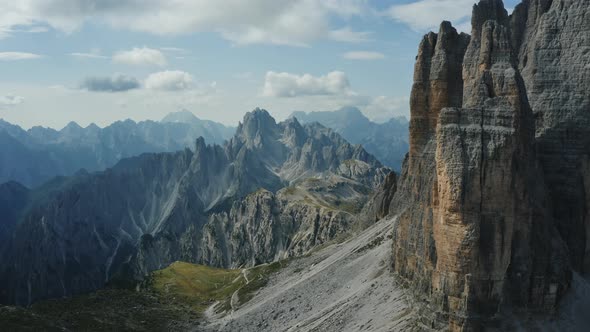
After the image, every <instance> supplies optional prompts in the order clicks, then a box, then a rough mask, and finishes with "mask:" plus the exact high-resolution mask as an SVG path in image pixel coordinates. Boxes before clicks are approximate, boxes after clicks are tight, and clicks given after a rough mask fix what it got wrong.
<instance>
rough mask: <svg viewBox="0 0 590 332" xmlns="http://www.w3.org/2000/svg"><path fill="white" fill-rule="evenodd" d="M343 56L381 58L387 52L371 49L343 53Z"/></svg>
mask: <svg viewBox="0 0 590 332" xmlns="http://www.w3.org/2000/svg"><path fill="white" fill-rule="evenodd" d="M342 57H343V58H344V59H348V60H379V59H384V58H385V54H383V53H380V52H370V51H351V52H346V53H344V54H342Z"/></svg>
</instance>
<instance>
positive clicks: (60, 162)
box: [0, 110, 234, 187]
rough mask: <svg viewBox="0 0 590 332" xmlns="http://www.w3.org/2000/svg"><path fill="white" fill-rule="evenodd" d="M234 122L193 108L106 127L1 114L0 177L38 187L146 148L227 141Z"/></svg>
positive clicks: (173, 148)
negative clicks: (22, 120)
mask: <svg viewBox="0 0 590 332" xmlns="http://www.w3.org/2000/svg"><path fill="white" fill-rule="evenodd" d="M233 132H234V128H231V127H226V126H224V125H222V124H220V123H216V122H213V121H207V120H201V119H199V118H197V117H196V116H195V115H194V114H193V113H191V112H189V111H186V110H185V111H180V112H175V113H170V114H169V115H167V116H166V117H164V119H162V121H160V122H156V121H141V122H135V121H132V120H124V121H117V122H114V123H113V124H111V125H109V126H107V127H104V128H100V127H98V126H97V125H95V124H90V125H89V126H87V127H86V128H83V127H81V126H79V125H78V124H77V123H75V122H70V123H68V125H66V126H65V127H64V128H63V129H61V130H55V129H51V128H45V127H39V126H36V127H33V128H31V129H29V130H23V129H22V128H20V127H19V126H16V125H13V124H10V123H8V122H6V121H3V120H0V183H3V182H7V181H17V182H20V183H22V184H24V185H26V186H28V187H34V186H37V185H40V184H41V183H43V182H45V181H47V180H49V179H51V178H52V177H54V176H58V175H71V174H73V173H75V172H76V171H78V170H79V169H82V168H83V169H87V170H88V171H97V170H103V169H105V168H107V167H110V166H113V165H114V164H115V163H116V162H117V161H119V160H121V159H122V158H126V157H132V156H136V155H139V154H141V153H146V152H171V151H178V150H182V149H184V148H185V147H192V146H193V144H194V141H195V139H196V138H197V137H199V136H203V137H204V138H205V140H206V141H207V142H211V143H223V141H225V140H226V139H229V138H230V137H231V136H232V135H233Z"/></svg>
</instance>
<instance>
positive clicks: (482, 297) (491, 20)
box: [389, 0, 590, 331]
mask: <svg viewBox="0 0 590 332" xmlns="http://www.w3.org/2000/svg"><path fill="white" fill-rule="evenodd" d="M589 11H590V7H589V6H588V4H587V3H585V4H584V1H565V0H564V1H557V0H556V1H542V0H533V1H524V2H523V3H522V4H520V5H519V6H517V8H516V9H515V11H514V14H513V15H512V16H509V15H508V14H507V12H506V11H505V9H504V7H503V4H502V1H500V0H482V1H480V2H479V3H478V4H477V5H475V6H474V9H473V16H472V33H471V36H470V37H469V36H467V35H464V34H458V33H457V32H456V31H455V29H453V28H452V27H451V26H450V24H449V23H447V22H444V23H443V24H442V25H441V28H440V31H439V33H438V34H434V33H430V34H428V35H426V36H425V37H424V40H423V41H422V43H421V45H420V49H419V52H418V57H417V62H416V68H415V75H414V81H415V82H414V86H413V89H412V98H411V115H412V117H411V120H410V123H411V125H410V153H409V155H408V157H407V160H406V162H405V165H404V168H403V170H402V174H401V176H400V181H399V183H398V187H399V190H398V191H397V193H396V195H395V197H394V199H393V200H392V203H391V207H390V209H389V211H390V213H396V214H398V213H399V214H400V217H399V221H398V223H397V225H396V228H395V231H394V236H395V239H396V241H394V247H393V251H394V269H395V271H396V272H397V273H398V274H399V275H400V276H401V277H402V278H403V279H405V280H406V281H407V282H408V284H409V285H410V286H411V287H412V289H414V290H415V294H416V295H417V296H418V297H420V298H422V299H424V300H427V301H428V303H429V305H428V306H427V307H425V310H424V314H423V317H424V320H425V321H426V322H427V323H428V324H429V325H434V326H439V327H443V326H444V325H447V324H448V326H449V327H450V329H451V330H456V331H461V330H479V329H482V328H483V327H484V326H486V324H489V323H490V321H491V320H494V319H495V318H498V317H499V314H500V312H501V311H503V309H504V308H512V309H514V310H515V311H524V312H543V313H550V312H552V311H553V310H554V309H555V307H556V306H557V305H558V301H559V299H560V297H561V296H562V295H563V294H564V293H565V292H566V291H567V290H568V288H569V284H570V281H571V272H572V269H573V270H578V271H580V270H583V268H584V263H585V262H587V261H588V255H587V254H586V253H587V250H588V248H587V247H588V246H587V241H588V239H587V237H588V229H589V221H588V218H587V217H586V214H587V211H588V208H589V207H590V206H589V205H588V201H587V200H588V198H587V197H588V195H587V191H586V188H587V187H588V180H587V176H588V174H589V173H590V168H589V164H588V152H589V149H590V142H588V137H589V135H588V131H590V126H588V124H589V123H588V122H589V120H590V113H589V111H590V103H589V100H590V94H588V81H589V79H590V58H589V57H588V50H589V49H590V37H588V36H589V35H590V21H589V20H587V17H588V15H589V13H588V12H589ZM584 18H586V19H584ZM586 264H587V263H586Z"/></svg>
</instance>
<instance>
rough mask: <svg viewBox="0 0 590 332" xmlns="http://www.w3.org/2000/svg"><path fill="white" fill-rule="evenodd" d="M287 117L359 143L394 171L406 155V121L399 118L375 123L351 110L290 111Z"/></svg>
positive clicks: (357, 111) (358, 111)
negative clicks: (331, 131) (289, 116)
mask: <svg viewBox="0 0 590 332" xmlns="http://www.w3.org/2000/svg"><path fill="white" fill-rule="evenodd" d="M291 117H294V118H297V120H299V121H300V122H301V123H312V122H319V123H321V124H323V125H324V126H326V127H328V128H331V129H333V130H334V131H336V132H337V133H339V134H340V135H342V137H344V138H345V139H346V140H347V141H349V142H351V143H353V144H361V145H362V146H363V147H364V148H365V149H366V150H367V152H369V153H370V154H372V155H374V156H375V157H377V159H379V160H380V161H381V162H382V163H383V164H385V165H386V166H389V167H391V168H393V169H394V170H400V169H401V166H402V162H403V160H404V156H405V155H406V153H407V152H408V121H407V120H406V119H405V118H403V117H402V118H392V119H390V120H389V121H387V122H385V123H375V122H372V121H371V120H369V119H367V117H365V116H364V115H363V113H361V111H360V110H359V109H358V108H355V107H346V108H342V109H340V110H337V111H333V112H310V113H305V112H294V113H293V114H291Z"/></svg>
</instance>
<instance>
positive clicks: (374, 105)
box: [361, 96, 410, 122]
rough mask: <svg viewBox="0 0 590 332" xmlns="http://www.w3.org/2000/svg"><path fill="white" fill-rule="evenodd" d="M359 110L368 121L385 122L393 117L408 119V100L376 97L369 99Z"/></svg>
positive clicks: (406, 98) (404, 98)
mask: <svg viewBox="0 0 590 332" xmlns="http://www.w3.org/2000/svg"><path fill="white" fill-rule="evenodd" d="M361 109H362V110H363V113H364V114H365V115H366V116H367V117H368V118H369V119H371V120H373V121H376V122H383V121H387V120H389V119H391V118H392V117H394V116H405V117H409V115H410V112H409V110H410V98H409V97H387V96H378V97H375V98H372V99H370V100H369V102H368V104H367V105H366V106H364V107H362V106H361Z"/></svg>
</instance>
